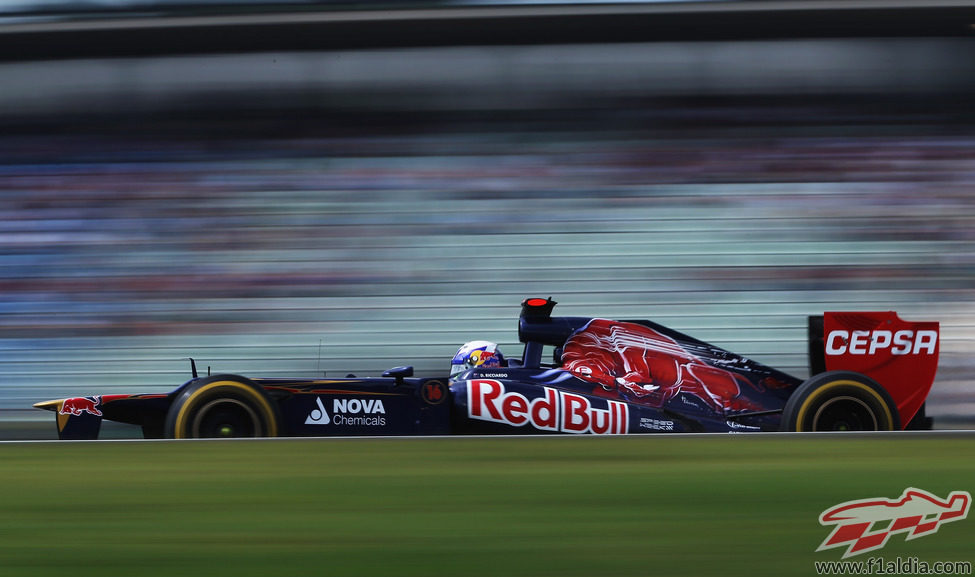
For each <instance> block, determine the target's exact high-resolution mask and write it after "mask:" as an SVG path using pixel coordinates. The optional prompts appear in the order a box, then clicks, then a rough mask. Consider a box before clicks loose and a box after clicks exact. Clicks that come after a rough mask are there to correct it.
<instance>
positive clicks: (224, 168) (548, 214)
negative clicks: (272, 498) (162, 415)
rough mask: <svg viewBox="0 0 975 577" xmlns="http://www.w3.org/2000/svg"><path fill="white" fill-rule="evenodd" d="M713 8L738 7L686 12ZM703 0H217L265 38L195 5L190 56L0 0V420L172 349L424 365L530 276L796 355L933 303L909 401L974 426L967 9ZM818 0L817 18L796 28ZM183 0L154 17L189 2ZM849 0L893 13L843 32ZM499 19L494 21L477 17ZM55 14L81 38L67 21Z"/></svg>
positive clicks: (369, 365)
mask: <svg viewBox="0 0 975 577" xmlns="http://www.w3.org/2000/svg"><path fill="white" fill-rule="evenodd" d="M717 4H720V5H721V7H720V10H721V12H720V14H724V15H725V16H727V14H729V13H736V14H739V13H745V14H747V15H749V16H751V18H752V19H754V20H755V22H754V23H753V24H752V25H750V26H742V27H739V28H738V29H736V30H733V31H728V30H723V31H722V32H721V33H720V34H717V35H716V36H714V37H711V36H710V35H709V34H708V31H709V30H711V28H712V27H714V26H715V22H716V20H715V21H712V20H711V18H712V16H713V13H712V10H717V9H718V8H712V7H713V6H717ZM717 4H715V3H694V2H690V3H664V4H636V5H633V6H629V5H627V6H619V5H614V6H613V9H612V11H611V12H610V13H611V14H613V15H615V16H614V18H618V19H623V20H625V19H626V15H628V14H629V15H630V16H631V18H635V19H636V21H640V19H645V18H651V17H656V18H664V17H666V18H665V20H666V21H667V22H670V23H674V22H677V23H681V24H684V25H687V26H690V25H691V24H693V23H694V22H701V23H702V26H701V27H700V28H693V29H690V28H688V29H686V30H680V29H678V30H671V29H668V31H667V32H666V34H660V35H658V34H656V32H657V31H658V30H659V24H658V25H655V26H653V27H650V28H647V29H645V30H644V31H643V32H639V31H638V30H636V27H635V26H626V27H623V28H621V29H620V31H621V32H620V35H619V36H618V38H617V39H618V40H621V41H620V42H608V41H607V40H608V39H607V36H612V35H611V34H608V33H606V31H603V32H601V33H600V34H595V33H593V32H592V31H588V32H587V31H586V30H585V29H582V30H581V31H580V30H576V29H575V28H572V27H570V28H568V29H565V28H559V25H562V24H565V22H566V20H565V19H564V18H566V17H567V16H566V15H565V14H562V12H560V11H569V13H570V16H571V14H581V15H583V16H581V17H588V18H593V17H594V15H593V14H592V13H590V14H588V16H586V11H587V10H594V8H593V6H592V5H583V6H575V7H569V6H555V7H552V8H551V11H543V12H541V13H540V14H541V16H538V17H537V18H541V19H535V18H536V16H532V19H531V24H532V25H535V26H537V28H535V29H534V30H532V31H534V32H537V33H535V34H529V32H530V30H528V29H527V28H519V26H523V25H524V23H525V20H524V19H525V18H526V17H527V15H526V14H525V13H523V12H517V11H516V12H509V11H510V10H512V8H511V7H510V6H506V7H499V8H496V9H497V10H503V12H498V13H495V12H491V10H494V9H495V8H493V7H483V6H478V7H474V8H472V7H470V6H460V7H457V6H450V7H444V6H433V7H431V6H430V5H429V4H426V5H417V6H416V7H414V15H413V16H410V18H414V19H412V20H410V21H409V22H410V24H409V26H407V28H410V29H412V28H411V27H413V26H419V27H420V28H421V29H422V25H423V23H427V24H430V25H431V26H432V28H430V29H431V30H439V28H437V26H435V25H434V24H435V22H436V21H437V20H438V18H441V16H442V14H441V15H440V16H438V15H436V14H434V15H432V16H430V15H428V16H427V18H428V19H427V20H423V16H422V12H423V11H424V10H433V11H434V12H436V11H437V10H455V9H456V10H466V11H468V12H464V13H463V15H462V17H458V19H457V20H451V22H458V21H463V27H462V29H463V30H467V31H471V30H473V31H474V32H473V33H472V34H473V36H471V37H469V38H467V39H466V40H464V41H458V42H456V43H452V42H448V41H447V40H446V39H441V40H437V41H433V42H431V41H425V42H420V41H417V40H416V39H417V38H419V37H420V35H419V34H414V33H409V34H407V33H403V34H401V35H400V36H398V37H397V39H396V42H392V43H390V42H388V41H385V42H380V41H379V40H376V39H377V38H378V37H379V35H378V32H377V31H378V30H381V29H380V28H370V27H368V26H367V27H365V28H355V30H356V31H358V32H362V31H363V30H366V31H369V33H370V34H374V33H375V34H376V36H375V37H374V38H373V41H371V42H370V41H369V37H356V38H357V39H355V38H353V36H354V35H352V34H343V35H340V37H341V39H346V40H348V39H349V38H353V40H348V42H346V43H344V44H343V42H342V41H340V40H335V39H333V41H332V43H329V42H324V43H323V44H321V45H317V44H302V45H300V46H299V45H296V43H295V39H294V37H291V36H289V32H293V31H294V30H295V28H292V27H290V26H291V25H287V26H283V27H276V26H279V25H280V24H281V22H282V20H280V19H279V18H277V17H275V16H266V13H267V11H266V10H265V8H266V5H260V6H261V8H262V10H263V12H261V11H255V10H253V9H251V8H253V7H251V8H248V9H245V8H241V9H240V10H242V11H243V12H242V14H244V15H246V16H247V18H248V20H247V22H246V24H243V25H242V26H243V27H244V29H248V28H247V27H258V28H260V26H261V24H260V22H261V18H262V17H261V16H260V14H265V16H264V18H266V20H267V21H268V22H269V24H268V25H269V26H272V27H271V28H270V29H269V30H267V31H265V32H266V34H262V35H261V36H260V38H261V41H260V43H258V44H247V43H242V44H237V45H235V44H234V42H237V41H239V39H240V38H243V37H244V36H245V35H244V34H239V33H238V34H234V33H232V31H233V30H238V32H239V31H240V30H241V29H240V28H235V27H234V26H232V25H228V24H225V23H220V24H217V23H214V22H212V21H207V20H205V19H204V20H203V21H200V22H199V23H198V24H194V25H193V26H192V28H193V29H194V30H196V31H197V32H196V33H194V34H191V35H190V36H189V37H188V38H189V45H191V46H193V47H194V50H198V51H189V52H188V51H187V48H186V46H185V45H183V44H181V41H180V38H181V37H180V36H179V35H176V36H170V37H168V38H169V39H168V40H167V43H163V44H161V45H160V44H158V43H157V44H152V43H151V42H137V43H135V44H133V43H132V42H133V40H132V38H133V36H131V35H130V33H131V32H132V31H131V30H130V29H128V28H127V24H126V23H127V22H129V23H135V24H136V30H138V31H141V32H145V28H144V27H145V26H147V24H146V15H145V14H144V13H143V12H142V11H137V12H138V14H133V13H129V12H126V11H125V10H123V12H126V13H125V14H120V13H118V12H117V11H116V8H117V7H115V6H111V7H110V9H103V10H101V11H100V12H98V13H97V14H96V15H95V16H96V17H92V16H91V10H87V12H86V13H87V14H88V15H87V16H86V17H85V18H82V19H80V20H79V19H78V18H77V17H76V15H71V17H70V18H69V19H68V20H63V19H61V16H64V15H65V11H64V10H61V8H62V7H61V6H60V5H58V10H54V11H51V10H50V6H51V5H46V4H45V5H37V6H42V7H43V8H44V9H43V10H41V9H38V10H36V11H34V12H31V11H29V10H28V11H25V10H23V9H21V8H19V7H18V8H17V9H15V10H14V9H11V5H10V4H7V5H0V14H4V15H6V16H8V17H9V18H8V20H7V22H6V23H5V24H2V25H0V45H2V46H3V47H5V48H6V50H4V51H3V53H4V54H5V55H6V56H5V57H4V58H3V60H4V61H3V62H0V78H3V79H4V88H3V90H2V91H0V128H2V130H0V212H2V219H0V239H2V240H0V287H2V292H3V295H4V298H3V299H2V300H0V419H5V420H8V421H12V420H17V421H19V420H29V419H34V418H38V419H40V418H43V417H44V415H42V414H40V412H37V413H38V414H36V415H35V412H34V411H33V410H31V409H30V405H31V403H32V402H35V401H38V400H43V399H47V398H54V397H58V396H64V395H80V394H86V393H89V392H92V391H98V392H104V393H109V392H112V391H113V390H114V391H119V392H121V391H124V392H143V391H144V392H153V391H164V390H168V389H170V388H172V387H174V386H175V385H177V384H179V383H181V382H182V381H183V380H185V379H186V378H187V377H188V376H189V363H188V361H186V360H185V359H186V357H190V356H193V357H196V358H197V360H198V362H199V363H200V364H201V366H207V365H209V366H212V368H213V370H215V371H228V372H238V373H242V374H252V375H262V376H310V375H315V374H321V373H322V372H325V371H328V373H329V374H337V375H342V376H344V375H345V374H346V373H349V372H353V373H360V374H375V373H378V372H381V371H382V370H384V369H386V368H389V367H391V366H394V365H401V364H404V363H411V364H414V365H415V366H416V368H417V371H418V372H420V373H427V372H440V371H445V370H446V368H447V364H448V363H449V359H450V357H451V355H452V354H453V352H454V351H455V349H456V348H457V346H459V345H460V344H461V343H463V342H464V341H467V340H470V339H474V338H487V339H493V340H496V341H499V342H500V343H501V345H502V349H503V350H504V351H505V354H507V355H509V356H511V355H512V354H513V352H516V351H517V347H516V342H517V335H516V331H515V329H516V327H515V317H516V315H517V312H518V303H519V302H520V300H521V299H522V298H523V297H526V296H549V295H551V296H553V297H554V298H555V299H556V300H558V301H559V302H560V303H562V304H561V305H560V309H561V310H562V311H563V312H564V313H566V314H579V315H602V316H608V317H627V318H652V319H655V320H658V321H660V322H663V323H665V324H667V325H670V326H673V327H675V328H677V329H681V330H685V331H688V332H691V333H692V334H694V335H695V336H699V337H701V338H703V339H705V340H708V341H712V342H715V343H718V344H721V345H723V346H725V347H727V348H730V349H732V350H735V351H737V352H741V353H743V354H747V355H750V356H753V357H755V358H757V359H759V360H761V361H763V362H766V363H768V364H771V365H774V366H776V367H778V368H781V369H783V370H786V371H789V372H792V373H795V374H796V375H798V376H803V375H805V374H806V373H807V368H806V359H805V338H806V336H805V317H806V315H809V314H819V313H821V312H823V311H824V310H829V309H895V310H898V311H899V312H900V313H901V314H902V315H903V316H904V317H906V318H911V319H939V320H941V321H942V334H943V344H942V363H941V369H940V373H939V377H938V381H937V382H936V384H935V388H934V391H933V392H932V395H931V399H930V405H929V410H928V412H929V414H930V415H932V416H934V417H935V419H936V425H937V426H939V427H970V426H971V425H972V423H973V422H975V394H973V393H972V392H971V388H970V386H969V384H968V381H969V375H971V374H972V373H973V371H975V361H973V360H972V359H971V355H970V354H969V351H970V350H971V348H972V342H973V338H975V310H973V296H975V295H973V291H972V287H973V286H975V233H973V232H972V231H973V230H975V226H973V225H975V195H973V194H972V187H973V185H975V152H973V151H975V130H973V127H975V124H973V117H972V110H971V106H970V102H971V97H972V96H973V93H975V70H973V66H975V50H973V49H975V45H973V42H975V41H973V39H971V38H970V36H969V33H970V30H971V26H970V22H969V21H968V20H965V18H964V16H966V15H968V14H969V12H970V8H969V7H968V5H967V4H966V3H941V4H932V5H930V6H928V7H927V9H926V11H920V12H918V11H915V8H910V9H909V14H910V15H913V16H915V17H914V18H913V20H914V21H915V26H916V27H915V28H911V27H910V25H909V21H910V20H911V18H908V17H907V16H906V15H905V13H904V12H903V10H908V8H905V7H903V6H898V5H896V4H891V3H862V2H861V3H842V2H818V3H817V2H806V3H803V6H805V7H806V8H807V9H806V10H803V11H798V10H797V9H796V8H793V6H795V5H790V4H789V3H788V2H767V3H760V2H752V3H735V2H723V3H717ZM811 5H812V6H822V8H816V10H815V13H814V15H815V18H813V19H812V20H811V22H813V23H815V22H823V21H831V22H833V23H834V26H827V27H824V28H823V29H822V31H821V33H818V34H817V33H816V30H815V26H812V25H811V24H810V21H803V19H804V18H807V17H809V16H810V12H809V11H808V7H809V6H811ZM14 6H20V5H14ZM174 6H175V5H174ZM763 6H764V9H765V12H763V11H762V7H763ZM844 6H845V7H844ZM851 6H852V8H851ZM327 7H328V8H330V10H328V11H326V12H325V14H327V15H331V16H332V17H333V18H326V17H324V16H318V17H312V18H310V20H311V21H312V22H311V23H308V22H306V21H305V20H303V19H301V18H298V19H297V20H296V22H297V24H294V25H296V26H300V27H301V29H302V30H305V32H303V33H302V34H305V33H308V34H309V37H311V36H312V35H311V34H310V32H311V31H313V30H327V31H335V30H340V29H343V28H341V26H342V25H341V24H340V23H338V24H337V23H336V22H335V18H334V16H336V15H342V14H346V15H348V14H349V13H350V12H349V11H348V6H335V5H331V6H327ZM746 7H747V8H748V9H749V11H748V12H747V13H746V12H744V10H745V8H746ZM314 8H315V10H313V11H312V12H313V13H314V14H319V15H320V14H322V12H320V11H319V9H320V8H322V6H319V5H315V6H314ZM338 8H342V10H338ZM367 8H368V10H365V11H366V12H368V13H369V14H370V15H371V18H372V19H373V20H375V19H376V18H378V17H379V16H382V17H384V18H388V19H392V20H393V21H395V22H397V23H402V21H403V18H404V16H403V13H402V12H388V11H387V12H383V11H380V10H379V9H378V8H379V7H378V5H375V4H371V5H368V6H367ZM421 8H422V10H421ZM475 8H476V10H477V12H470V11H471V10H475ZM516 8H517V7H516ZM531 8H532V9H537V8H538V7H531ZM597 8H598V6H597ZM178 9H182V7H178V6H177V8H172V10H173V13H169V12H167V14H165V16H164V17H165V18H169V19H170V20H167V21H166V23H163V22H161V21H160V22H157V23H158V24H159V25H160V26H162V27H163V28H164V29H165V30H169V31H172V30H174V28H165V26H175V27H176V29H180V30H184V29H185V26H184V25H185V24H186V22H185V21H182V22H177V21H179V20H180V19H181V18H184V17H188V16H181V15H180V14H182V13H180V12H178ZM192 10H193V11H194V12H193V14H194V17H196V16H199V10H200V5H195V6H194V7H192ZM356 10H357V11H355V12H354V13H355V14H360V13H361V12H363V11H364V10H363V8H362V7H361V6H359V7H356ZM545 10H549V8H548V7H546V8H545ZM846 10H856V11H857V12H855V14H861V15H862V14H864V11H865V10H867V11H869V10H874V11H875V14H886V17H884V18H880V19H879V20H878V22H879V24H878V25H877V26H878V27H877V28H876V29H874V30H868V29H866V28H867V26H866V25H865V24H863V23H858V24H857V25H856V26H853V25H852V24H851V22H853V20H854V19H852V18H851V16H850V15H851V13H850V12H847V11H846ZM628 11H629V12H628ZM736 11H737V12H736ZM212 12H213V11H210V12H209V13H208V15H207V17H209V14H211V13H212ZM55 13H56V14H55ZM294 13H295V11H294V5H289V11H288V12H287V14H291V15H293V14H294ZM106 14H107V15H108V16H111V18H109V20H110V21H111V22H115V25H113V26H106V25H105V24H104V23H105V21H106ZM272 14H275V12H273V11H272ZM453 14H454V15H455V16H456V15H457V13H453ZM533 14H534V13H533ZM829 14H833V15H834V17H835V18H834V19H833V20H829V19H828V16H829ZM918 14H921V15H920V16H918ZM648 15H650V16H648ZM925 15H926V16H925ZM40 16H43V18H41V17H40ZM54 16H57V17H56V18H54ZM119 16H127V17H130V18H134V19H136V20H128V19H126V18H120V17H119ZM217 16H218V17H219V18H226V17H227V14H226V13H224V12H219V14H217ZM252 17H253V18H255V20H250V18H252ZM765 17H767V19H763V18H765ZM316 18H317V20H316ZM506 18H515V20H508V21H507V22H509V23H510V22H514V23H518V22H521V24H519V25H518V26H515V27H514V29H513V30H514V32H510V31H509V32H510V33H511V34H514V36H511V35H501V36H498V35H492V34H490V32H492V31H496V30H498V28H499V26H501V24H503V23H504V22H505V19H506ZM572 18H575V16H572ZM150 20H151V18H150ZM366 20H369V19H366ZM362 21H363V19H362V18H360V19H357V20H355V24H354V25H355V26H357V27H358V26H362V23H361V22H362ZM370 21H371V20H370ZM570 21H572V22H578V21H576V20H570ZM643 21H644V22H646V21H647V20H643ZM79 22H80V23H79ZM92 22H95V23H96V25H95V26H94V28H91V27H89V26H88V24H90V23H92ZM302 22H304V24H302ZM607 22H608V20H607ZM274 23H277V24H274ZM772 24H775V26H773V25H772ZM65 26H67V27H65ZM139 26H142V27H143V28H138V27H139ZM305 26H308V28H304V27H305ZM321 26H327V28H324V29H322V28H320V27H321ZM149 27H150V28H153V26H152V25H149ZM783 27H784V28H783ZM773 28H777V29H779V30H780V32H778V33H774V34H773V33H772V30H773ZM154 29H157V28H154ZM382 29H385V28H382ZM249 30H251V31H253V30H252V29H249ZM781 30H792V31H794V32H795V33H796V37H795V38H790V37H788V36H789V35H788V34H785V33H783V32H781ZM216 31H219V32H220V34H216V33H215V32H216ZM228 31H230V32H231V33H229V35H225V34H224V33H227V32H228ZM878 31H883V32H886V34H883V35H879V37H878V34H877V32H878ZM912 31H913V32H912ZM515 32H517V34H515ZM610 32H611V31H610ZM207 33H209V39H208V40H206V42H208V43H209V44H207V46H208V47H207V46H203V44H205V43H206V42H204V39H206V38H207V37H208V35H207ZM640 33H642V34H644V35H645V36H643V37H641V36H640ZM78 34H94V35H95V36H91V37H89V38H96V37H97V39H98V41H97V42H96V43H95V44H94V45H92V46H89V47H87V48H85V47H80V48H78V50H77V51H71V50H68V49H67V48H65V46H68V45H69V44H70V42H69V40H71V41H74V40H77V39H78V38H79V36H77V35H78ZM570 34H575V36H570ZM681 34H686V36H687V38H688V41H680V40H677V39H675V37H677V36H679V35H681ZM60 35H65V36H60ZM119 35H121V36H119ZM736 35H737V36H736ZM452 37H453V36H451V38H452ZM489 37H490V38H492V40H491V41H487V40H484V41H483V42H481V43H477V42H474V41H473V39H478V38H480V39H483V38H489ZM52 38H61V40H62V41H63V42H61V41H58V42H54V43H50V42H49V41H50V40H51V39H52ZM228 39H229V40H228ZM235 39H237V40H235ZM41 40H44V41H47V42H48V43H47V44H45V43H44V42H41ZM225 40H227V41H228V42H229V44H228V43H225V42H224V41H225ZM197 43H199V44H197ZM118 46H122V47H123V49H121V50H120V52H119V56H125V57H124V58H121V57H116V56H114V55H113V54H114V53H113V52H112V50H113V49H114V48H115V47H118ZM126 47H127V48H126ZM10 50H15V52H11V51H10ZM59 50H60V52H58V51H59ZM11 54H18V56H11Z"/></svg>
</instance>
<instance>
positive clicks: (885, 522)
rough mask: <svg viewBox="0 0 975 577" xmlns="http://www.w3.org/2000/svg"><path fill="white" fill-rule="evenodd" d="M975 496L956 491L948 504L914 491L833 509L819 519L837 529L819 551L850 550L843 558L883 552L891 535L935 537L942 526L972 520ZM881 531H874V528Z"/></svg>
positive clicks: (860, 501) (949, 498) (908, 538)
mask: <svg viewBox="0 0 975 577" xmlns="http://www.w3.org/2000/svg"><path fill="white" fill-rule="evenodd" d="M971 504H972V496H971V495H970V494H969V493H968V492H967V491H955V492H953V493H951V494H950V495H948V498H947V499H945V500H942V499H939V498H938V497H936V496H934V495H932V494H931V493H928V492H927V491H922V490H921V489H915V488H913V487H911V488H908V489H905V490H904V494H903V495H901V496H900V498H899V499H893V500H891V499H883V498H875V499H860V500H858V501H847V502H846V503H840V504H839V505H836V506H835V507H831V508H829V509H827V510H825V511H823V514H822V515H820V516H819V523H820V524H821V525H824V526H828V525H835V528H834V529H833V532H832V533H830V534H829V537H827V538H826V540H825V541H823V543H822V544H821V545H820V546H819V548H818V549H816V551H823V550H826V549H832V548H834V547H843V546H846V551H845V552H844V553H843V558H844V559H846V558H847V557H852V556H854V555H859V554H861V553H866V552H868V551H874V550H877V549H880V548H881V547H883V546H884V545H886V544H887V540H888V539H890V536H891V535H895V534H898V533H907V537H905V539H906V540H908V541H910V540H911V539H917V538H919V537H924V536H927V535H933V534H934V533H936V532H937V531H938V528H939V527H941V524H942V523H948V522H950V521H960V520H962V519H964V518H965V517H967V516H968V508H969V507H970V506H971ZM875 524H876V525H877V526H880V527H881V528H880V529H876V530H873V531H871V528H872V527H874V525H875Z"/></svg>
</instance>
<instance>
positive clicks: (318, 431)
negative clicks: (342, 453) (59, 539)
mask: <svg viewBox="0 0 975 577" xmlns="http://www.w3.org/2000/svg"><path fill="white" fill-rule="evenodd" d="M555 304H556V303H555V302H554V301H553V300H551V299H550V298H549V299H539V298H532V299H527V300H525V301H524V302H523V303H522V309H521V316H520V319H519V324H518V336H519V340H520V341H521V342H522V343H523V344H524V351H523V355H522V358H521V359H517V360H514V359H509V360H507V361H505V362H503V363H501V362H493V363H486V362H484V361H485V360H486V359H487V357H488V356H490V355H491V354H492V353H489V352H486V351H483V350H482V351H479V352H480V353H482V356H481V357H478V358H476V359H475V360H474V361H472V362H468V364H467V365H466V366H465V367H464V368H463V370H461V371H459V372H457V373H456V374H453V375H451V376H447V375H442V376H434V377H425V378H414V377H413V368H412V367H409V366H404V367H398V368H395V369H390V370H389V371H386V372H385V373H384V374H383V375H382V377H381V378H380V377H376V378H352V377H350V378H344V379H308V380H299V379H249V378H245V377H242V376H238V375H229V374H221V375H212V376H206V377H201V376H199V375H198V374H197V372H196V367H195V364H194V365H193V378H192V379H190V380H189V381H188V382H186V383H184V384H183V385H182V386H180V387H179V388H177V389H176V390H174V391H172V392H170V393H167V394H149V395H102V396H91V397H78V398H72V399H60V400H54V401H46V402H42V403H38V404H37V405H35V406H36V407H38V408H41V409H47V410H50V411H54V412H55V413H56V415H57V428H58V435H59V437H60V438H61V439H94V438H97V436H98V432H99V428H100V426H101V422H102V420H103V419H109V420H112V421H119V422H123V423H131V424H135V425H140V426H141V427H142V431H143V434H144V436H145V437H147V438H160V437H168V438H196V437H263V436H268V437H273V436H365V435H370V436H371V435H446V434H469V433H474V434H491V433H507V434H519V433H520V434H535V433H593V434H627V433H656V432H668V433H669V432H738V431H779V430H783V431H847V430H870V431H873V430H878V431H887V430H899V429H903V428H907V426H908V424H909V423H910V424H911V427H912V428H914V427H917V428H930V420H929V419H925V417H924V411H923V406H924V402H925V399H926V398H927V395H928V392H929V391H930V389H931V385H932V383H933V381H934V375H935V371H936V370H937V365H938V352H939V325H938V323H936V322H907V321H904V320H901V319H900V318H898V316H897V315H896V313H893V312H857V313H826V314H825V315H823V316H817V317H810V319H809V355H810V365H811V367H810V368H811V371H810V373H811V374H812V377H810V378H809V379H807V380H805V381H803V380H801V379H798V378H796V377H793V376H790V375H788V374H785V373H783V372H781V371H778V370H776V369H773V368H770V367H768V366H765V365H762V364H760V363H758V362H755V361H753V360H750V359H747V358H745V357H742V356H740V355H736V354H734V353H731V352H728V351H726V350H723V349H721V348H719V347H716V346H714V345H711V344H708V343H705V342H703V341H700V340H697V339H694V338H692V337H690V336H687V335H685V334H682V333H679V332H677V331H674V330H672V329H668V328H666V327H664V326H661V325H659V324H656V323H653V322H651V321H643V320H637V321H614V320H607V319H601V318H588V317H553V316H552V310H553V309H554V307H555ZM499 358H500V356H499V355H495V356H494V360H495V361H498V360H499ZM549 359H550V361H549ZM546 361H548V362H546ZM492 365H493V366H492Z"/></svg>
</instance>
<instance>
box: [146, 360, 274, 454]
mask: <svg viewBox="0 0 975 577" xmlns="http://www.w3.org/2000/svg"><path fill="white" fill-rule="evenodd" d="M278 413H279V411H278V407H277V403H275V402H274V400H273V399H271V397H270V396H269V395H268V394H267V392H266V391H265V390H264V389H263V388H262V387H260V386H258V385H256V384H254V383H253V382H251V381H250V380H248V379H246V378H244V377H238V376H236V375H214V376H212V377H207V378H204V379H199V380H197V381H194V382H193V383H191V384H190V385H188V386H187V387H186V388H185V389H183V390H182V391H180V392H179V394H178V395H177V397H176V399H175V400H174V401H173V404H172V405H171V406H170V407H169V412H168V413H167V414H166V424H165V428H164V433H165V436H166V437H167V438H170V439H201V438H232V437H276V436H278V434H279V423H280V421H281V419H280V418H279V415H278Z"/></svg>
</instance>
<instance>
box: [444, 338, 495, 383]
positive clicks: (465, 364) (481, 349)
mask: <svg viewBox="0 0 975 577" xmlns="http://www.w3.org/2000/svg"><path fill="white" fill-rule="evenodd" d="M503 366H504V355H502V354H501V349H499V348H498V345H497V344H495V343H492V342H490V341H471V342H469V343H464V346H462V347H461V348H460V349H459V350H458V351H457V354H456V355H454V359H453V360H452V361H450V376H451V377H453V376H454V375H457V374H460V373H462V372H464V371H467V370H470V369H473V368H476V367H503Z"/></svg>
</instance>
